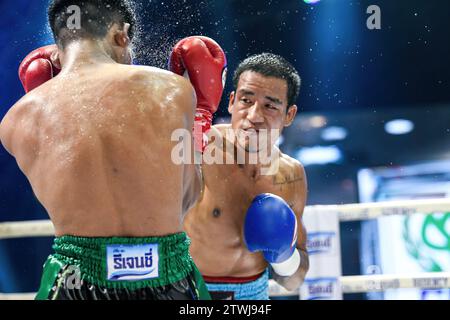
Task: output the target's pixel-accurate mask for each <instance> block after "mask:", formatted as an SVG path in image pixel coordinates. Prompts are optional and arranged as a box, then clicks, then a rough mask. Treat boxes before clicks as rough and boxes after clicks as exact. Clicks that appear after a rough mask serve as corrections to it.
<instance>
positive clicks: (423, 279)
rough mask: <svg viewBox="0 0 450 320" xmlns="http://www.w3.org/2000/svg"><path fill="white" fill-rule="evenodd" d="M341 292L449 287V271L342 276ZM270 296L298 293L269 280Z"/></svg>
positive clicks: (340, 279) (340, 280)
mask: <svg viewBox="0 0 450 320" xmlns="http://www.w3.org/2000/svg"><path fill="white" fill-rule="evenodd" d="M339 282H340V285H341V290H342V293H357V292H382V291H386V290H388V289H407V288H417V289H443V288H450V272H424V273H418V274H400V275H387V274H377V275H366V276H344V277H340V278H339ZM269 293H270V296H271V297H284V296H294V295H298V294H299V291H287V290H286V289H284V288H283V287H281V286H280V285H279V284H278V283H276V282H275V281H274V280H269Z"/></svg>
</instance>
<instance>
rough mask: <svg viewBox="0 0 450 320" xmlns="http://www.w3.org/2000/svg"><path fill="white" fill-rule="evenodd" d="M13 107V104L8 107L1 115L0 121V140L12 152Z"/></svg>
mask: <svg viewBox="0 0 450 320" xmlns="http://www.w3.org/2000/svg"><path fill="white" fill-rule="evenodd" d="M14 118H15V108H14V106H13V107H12V108H11V109H9V111H8V112H7V113H6V115H5V116H4V117H3V119H2V121H1V122H0V141H1V143H2V145H3V147H4V148H5V149H6V151H8V152H9V153H10V154H12V142H13V141H12V140H13V138H12V137H13V133H14V128H15V126H14V123H15V119H14Z"/></svg>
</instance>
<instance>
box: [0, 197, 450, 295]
mask: <svg viewBox="0 0 450 320" xmlns="http://www.w3.org/2000/svg"><path fill="white" fill-rule="evenodd" d="M449 211H450V199H426V200H408V201H389V202H376V203H361V204H344V205H316V206H308V207H306V208H305V213H307V212H309V213H317V212H338V215H339V220H340V221H341V222H346V221H358V220H369V219H377V218H380V217H384V216H392V215H411V214H416V213H421V214H432V213H437V212H449ZM52 236H54V228H53V225H52V223H51V221H48V220H41V221H22V222H3V223H0V240H2V239H13V238H29V237H52ZM339 282H340V285H341V288H342V292H343V293H356V292H371V291H385V290H387V289H399V288H421V289H441V288H450V273H449V272H432V273H431V272H428V273H420V274H411V275H384V274H383V275H365V276H343V277H340V279H339ZM269 291H270V296H272V297H279V296H288V295H298V292H297V291H295V292H288V291H286V290H285V289H283V288H282V287H281V286H279V285H278V284H277V283H275V282H274V281H273V280H270V283H269ZM33 297H34V294H32V293H25V294H20V293H17V294H2V293H0V300H28V299H32V298H33Z"/></svg>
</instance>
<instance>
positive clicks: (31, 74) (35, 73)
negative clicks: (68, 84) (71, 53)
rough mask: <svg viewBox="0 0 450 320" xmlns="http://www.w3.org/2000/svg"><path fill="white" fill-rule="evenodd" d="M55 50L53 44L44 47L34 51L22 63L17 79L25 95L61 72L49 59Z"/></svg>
mask: <svg viewBox="0 0 450 320" xmlns="http://www.w3.org/2000/svg"><path fill="white" fill-rule="evenodd" d="M57 50H58V48H57V46H56V45H54V44H53V45H50V46H45V47H42V48H39V49H36V50H34V51H33V52H31V53H30V54H29V55H28V56H27V57H26V58H25V59H24V60H23V61H22V63H21V64H20V67H19V78H20V81H21V82H22V85H23V88H24V89H25V92H26V93H28V92H30V91H31V90H33V89H35V88H37V87H39V86H40V85H42V84H44V83H45V82H47V81H48V80H50V79H52V78H53V77H55V76H56V75H57V74H58V73H59V72H60V71H61V69H60V68H59V67H57V66H55V64H54V63H53V62H52V59H51V57H52V55H53V54H54V53H56V51H57Z"/></svg>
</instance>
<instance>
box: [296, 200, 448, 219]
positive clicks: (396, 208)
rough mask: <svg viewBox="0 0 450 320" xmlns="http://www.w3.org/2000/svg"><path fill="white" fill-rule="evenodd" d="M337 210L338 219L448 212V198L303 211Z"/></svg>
mask: <svg viewBox="0 0 450 320" xmlns="http://www.w3.org/2000/svg"><path fill="white" fill-rule="evenodd" d="M306 212H311V213H316V212H337V213H338V214H339V220H340V221H356V220H369V219H377V218H380V217H383V216H392V215H411V214H415V213H423V214H430V213H437V212H450V199H426V200H407V201H386V202H373V203H357V204H341V205H326V206H322V205H320V206H308V207H306V208H305V213H306Z"/></svg>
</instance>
